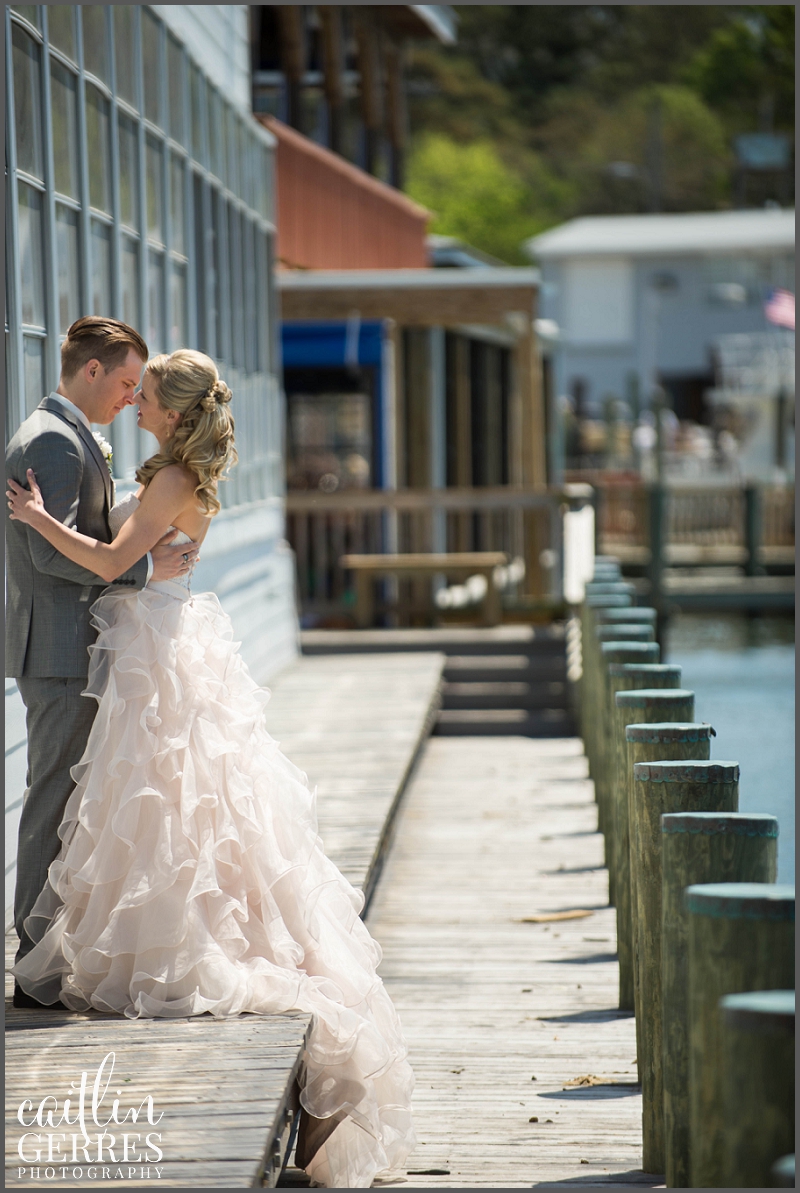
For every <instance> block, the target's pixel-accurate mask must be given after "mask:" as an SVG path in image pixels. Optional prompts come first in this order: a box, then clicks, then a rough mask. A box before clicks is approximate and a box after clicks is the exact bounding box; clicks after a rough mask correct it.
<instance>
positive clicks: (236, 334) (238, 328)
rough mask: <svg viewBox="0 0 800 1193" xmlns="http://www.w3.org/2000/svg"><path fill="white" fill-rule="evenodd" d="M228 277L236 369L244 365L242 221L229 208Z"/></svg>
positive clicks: (232, 355) (236, 212) (231, 208)
mask: <svg viewBox="0 0 800 1193" xmlns="http://www.w3.org/2000/svg"><path fill="white" fill-rule="evenodd" d="M228 276H229V278H230V291H229V294H230V310H231V330H232V332H233V351H232V353H231V363H232V364H234V365H235V366H236V368H237V369H238V368H241V367H242V366H243V365H244V347H243V340H244V335H243V332H244V326H243V322H244V320H243V311H242V297H243V295H242V289H243V287H242V221H241V219H240V217H239V212H238V211H237V210H236V209H235V208H234V207H233V206H230V207H229V208H228Z"/></svg>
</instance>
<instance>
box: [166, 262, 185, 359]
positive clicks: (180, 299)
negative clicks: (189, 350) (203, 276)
mask: <svg viewBox="0 0 800 1193" xmlns="http://www.w3.org/2000/svg"><path fill="white" fill-rule="evenodd" d="M169 291H170V295H169V322H170V333H169V348H170V352H174V351H175V349H176V348H185V347H186V345H187V343H188V333H187V318H186V266H185V265H178V264H177V262H175V261H173V262H172V269H171V271H170V287H169Z"/></svg>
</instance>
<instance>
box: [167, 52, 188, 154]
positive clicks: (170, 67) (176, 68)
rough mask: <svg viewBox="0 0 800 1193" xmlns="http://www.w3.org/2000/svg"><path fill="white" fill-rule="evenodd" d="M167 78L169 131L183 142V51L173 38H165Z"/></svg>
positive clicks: (173, 136)
mask: <svg viewBox="0 0 800 1193" xmlns="http://www.w3.org/2000/svg"><path fill="white" fill-rule="evenodd" d="M167 78H168V80H169V133H170V136H171V137H172V138H173V139H174V140H175V141H178V142H180V144H181V145H182V144H183V138H184V128H185V121H184V113H183V51H182V50H181V47H180V45H179V44H178V42H176V41H175V39H174V38H172V37H168V38H167Z"/></svg>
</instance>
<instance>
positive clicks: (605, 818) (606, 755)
mask: <svg viewBox="0 0 800 1193" xmlns="http://www.w3.org/2000/svg"><path fill="white" fill-rule="evenodd" d="M598 645H599V647H600V662H599V668H598V671H599V674H598V677H597V701H596V710H595V717H594V725H593V732H594V735H595V739H596V741H595V775H594V785H595V799H596V800H597V823H598V827H599V829H600V831H601V832H602V833H603V840H604V848H605V851H606V852H605V860H606V865H608V864H609V862H610V860H611V853H610V850H611V844H610V841H611V831H612V822H611V819H610V795H609V768H610V766H611V750H610V748H609V741H608V735H609V733H610V727H611V709H610V708H609V695H608V668H609V666H610V665H611V664H612V663H657V662H658V660H659V656H660V653H661V651H660V647H659V645H658V643H657V642H630V641H627V642H626V641H624V640H620V641H611V642H600V643H599V644H598ZM608 881H609V888H608V896H609V900H610V901H611V902H612V903H613V902H614V875H613V872H612V871H611V870H609V876H608Z"/></svg>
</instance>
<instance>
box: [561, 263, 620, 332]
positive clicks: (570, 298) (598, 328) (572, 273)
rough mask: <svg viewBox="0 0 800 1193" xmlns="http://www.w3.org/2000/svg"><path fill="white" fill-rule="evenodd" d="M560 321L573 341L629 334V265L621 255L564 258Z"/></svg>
mask: <svg viewBox="0 0 800 1193" xmlns="http://www.w3.org/2000/svg"><path fill="white" fill-rule="evenodd" d="M563 303H564V316H563V317H564V322H565V326H566V332H567V337H568V339H569V340H570V341H571V342H572V343H574V344H621V343H625V342H627V341H630V340H631V339H632V338H633V269H632V266H631V262H630V261H629V260H626V259H625V258H624V257H616V258H613V257H605V258H599V259H595V260H590V259H584V260H575V261H565V262H564V297H563Z"/></svg>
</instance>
